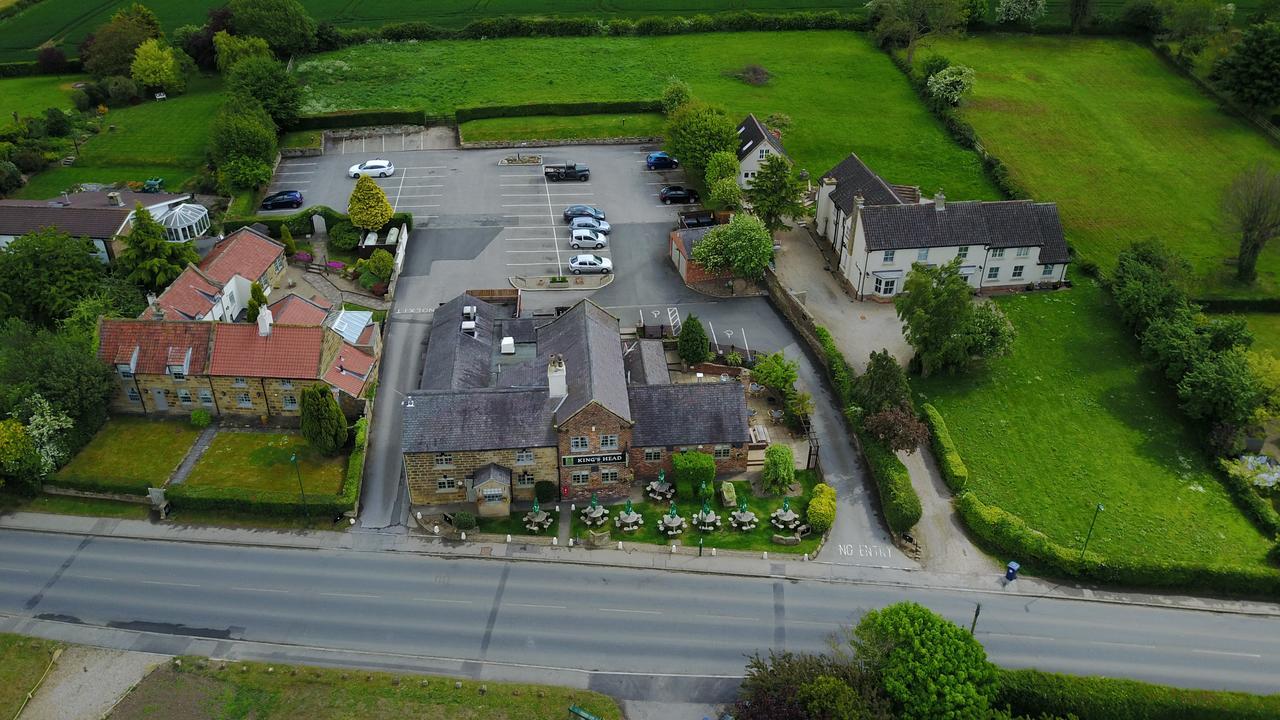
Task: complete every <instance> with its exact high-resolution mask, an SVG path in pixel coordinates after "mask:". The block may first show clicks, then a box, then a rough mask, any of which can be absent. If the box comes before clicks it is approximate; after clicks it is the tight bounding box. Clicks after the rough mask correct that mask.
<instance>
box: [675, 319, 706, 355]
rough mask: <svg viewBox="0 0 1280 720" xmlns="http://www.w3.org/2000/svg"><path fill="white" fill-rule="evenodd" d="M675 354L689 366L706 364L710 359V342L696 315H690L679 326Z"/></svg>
mask: <svg viewBox="0 0 1280 720" xmlns="http://www.w3.org/2000/svg"><path fill="white" fill-rule="evenodd" d="M676 353H677V354H679V355H680V359H681V360H683V361H685V362H686V363H687V364H689V365H697V364H698V363H700V362H706V361H707V359H708V358H710V357H711V342H710V341H709V340H708V339H707V331H706V328H704V327H702V321H701V320H699V319H698V316H697V315H694V314H692V313H690V314H689V315H687V316H686V317H685V319H684V322H683V323H681V324H680V336H679V337H678V338H677V340H676Z"/></svg>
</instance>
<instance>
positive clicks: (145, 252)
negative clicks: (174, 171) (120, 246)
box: [117, 203, 200, 292]
mask: <svg viewBox="0 0 1280 720" xmlns="http://www.w3.org/2000/svg"><path fill="white" fill-rule="evenodd" d="M121 240H122V241H123V242H124V251H123V252H121V253H120V256H119V258H117V262H118V263H119V264H120V267H121V268H122V269H123V271H124V272H125V274H126V277H128V278H129V280H131V281H132V282H133V283H134V284H136V285H138V286H139V287H142V288H145V289H147V290H151V291H154V292H160V291H161V290H163V289H164V288H166V287H168V285H169V283H171V282H173V281H174V279H175V278H177V277H178V275H179V274H180V273H182V271H183V270H184V269H186V267H187V265H188V264H190V263H196V262H199V261H200V256H199V255H198V254H197V253H196V249H195V246H193V245H192V244H191V242H190V241H187V242H170V241H169V238H168V237H166V236H165V232H164V228H163V227H162V226H161V225H160V223H158V222H156V220H155V218H153V217H151V213H150V212H149V211H148V210H147V209H146V208H144V207H142V203H138V205H137V207H135V208H134V215H133V229H132V230H130V231H129V234H128V235H125V236H124V237H122V238H121Z"/></svg>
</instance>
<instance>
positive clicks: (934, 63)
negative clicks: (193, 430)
mask: <svg viewBox="0 0 1280 720" xmlns="http://www.w3.org/2000/svg"><path fill="white" fill-rule="evenodd" d="M949 67H951V61H950V60H948V59H946V58H945V57H943V56H941V55H930V56H929V57H927V58H925V59H924V62H922V63H920V77H922V78H924V79H926V80H928V79H929V78H931V77H933V76H934V75H937V74H938V73H939V72H941V71H943V70H946V69H947V68H949Z"/></svg>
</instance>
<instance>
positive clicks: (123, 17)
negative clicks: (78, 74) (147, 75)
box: [84, 3, 161, 80]
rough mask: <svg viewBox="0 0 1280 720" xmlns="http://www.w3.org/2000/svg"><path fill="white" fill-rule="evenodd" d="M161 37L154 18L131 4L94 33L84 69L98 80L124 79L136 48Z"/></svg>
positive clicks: (131, 64)
mask: <svg viewBox="0 0 1280 720" xmlns="http://www.w3.org/2000/svg"><path fill="white" fill-rule="evenodd" d="M160 37H161V34H160V23H159V21H157V20H156V17H155V14H154V13H152V12H151V11H150V10H148V9H147V8H146V7H145V6H142V5H139V4H137V3H134V4H133V5H132V6H130V7H128V8H125V9H122V10H121V11H119V12H117V13H116V14H115V15H114V16H112V18H111V19H110V20H109V21H107V22H106V23H105V24H103V25H101V26H99V27H98V29H97V30H95V31H94V33H93V41H92V43H90V44H89V45H88V47H87V52H88V55H87V56H86V57H85V58H84V69H85V71H86V72H88V73H89V74H90V75H92V76H94V77H95V78H98V79H99V80H101V79H102V78H106V77H112V76H116V75H123V76H127V75H128V74H129V71H130V69H131V67H132V66H133V57H134V53H135V52H137V50H138V46H140V45H142V43H143V42H145V41H147V40H149V39H153V38H156V39H158V38H160Z"/></svg>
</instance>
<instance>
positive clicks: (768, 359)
mask: <svg viewBox="0 0 1280 720" xmlns="http://www.w3.org/2000/svg"><path fill="white" fill-rule="evenodd" d="M799 368H800V366H799V364H798V363H796V362H795V361H794V360H788V359H787V357H786V356H785V355H783V354H782V353H781V352H775V353H772V354H770V355H765V356H764V357H763V358H760V359H758V360H756V364H755V366H754V367H752V368H751V379H752V380H754V381H756V382H758V383H760V384H761V385H763V386H765V387H767V388H769V389H770V390H773V391H775V392H779V393H782V394H783V395H786V394H787V393H790V392H791V389H792V388H793V387H794V386H795V384H796V377H798V373H799Z"/></svg>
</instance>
